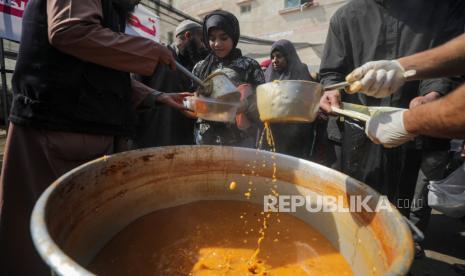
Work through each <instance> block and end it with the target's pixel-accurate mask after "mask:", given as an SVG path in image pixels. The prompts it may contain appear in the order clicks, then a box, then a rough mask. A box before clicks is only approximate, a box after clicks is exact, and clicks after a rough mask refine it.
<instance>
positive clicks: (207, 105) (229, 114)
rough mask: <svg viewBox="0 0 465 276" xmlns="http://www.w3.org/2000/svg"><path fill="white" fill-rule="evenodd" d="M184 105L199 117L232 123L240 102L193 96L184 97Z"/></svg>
mask: <svg viewBox="0 0 465 276" xmlns="http://www.w3.org/2000/svg"><path fill="white" fill-rule="evenodd" d="M184 106H185V107H187V108H189V109H190V110H192V111H193V112H195V115H196V116H197V117H199V118H201V119H204V120H207V121H215V122H225V123H228V122H229V123H232V122H234V121H235V118H236V113H237V109H238V108H239V106H240V103H239V102H225V101H222V100H219V99H211V98H202V97H196V96H194V97H186V98H184Z"/></svg>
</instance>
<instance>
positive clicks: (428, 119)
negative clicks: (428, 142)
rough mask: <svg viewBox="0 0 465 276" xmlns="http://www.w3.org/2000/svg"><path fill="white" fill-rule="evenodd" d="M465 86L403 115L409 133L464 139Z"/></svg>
mask: <svg viewBox="0 0 465 276" xmlns="http://www.w3.org/2000/svg"><path fill="white" fill-rule="evenodd" d="M464 112H465V85H462V86H461V87H460V88H458V89H457V90H455V91H453V92H452V93H450V94H449V95H447V96H445V97H443V98H441V99H439V100H437V101H433V102H431V103H427V104H424V105H421V106H418V107H417V108H414V109H411V110H407V111H406V112H405V113H404V118H403V122H404V126H405V130H406V131H407V132H409V133H414V134H421V135H428V136H433V137H440V138H465V116H463V114H464Z"/></svg>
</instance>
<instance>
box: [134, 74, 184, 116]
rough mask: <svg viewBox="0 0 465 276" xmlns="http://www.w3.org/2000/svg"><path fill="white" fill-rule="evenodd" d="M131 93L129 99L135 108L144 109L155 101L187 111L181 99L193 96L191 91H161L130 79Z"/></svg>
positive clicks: (151, 105) (153, 104)
mask: <svg viewBox="0 0 465 276" xmlns="http://www.w3.org/2000/svg"><path fill="white" fill-rule="evenodd" d="M131 86H132V94H131V101H132V104H133V106H134V107H135V108H137V109H145V108H153V107H154V106H155V103H156V102H158V103H162V104H165V105H167V106H170V107H172V108H175V109H177V110H179V111H188V109H187V108H185V107H184V105H183V99H184V98H185V97H188V96H193V94H192V93H187V92H183V93H162V92H159V91H157V90H155V89H152V88H150V87H148V86H147V85H145V84H143V83H141V82H139V81H137V80H135V79H131Z"/></svg>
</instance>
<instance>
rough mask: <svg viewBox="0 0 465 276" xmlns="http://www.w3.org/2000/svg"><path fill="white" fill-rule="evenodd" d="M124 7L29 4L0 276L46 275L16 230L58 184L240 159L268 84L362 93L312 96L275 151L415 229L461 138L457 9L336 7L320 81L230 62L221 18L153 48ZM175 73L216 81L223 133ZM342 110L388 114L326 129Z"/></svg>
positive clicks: (449, 5) (461, 15) (442, 4)
mask: <svg viewBox="0 0 465 276" xmlns="http://www.w3.org/2000/svg"><path fill="white" fill-rule="evenodd" d="M138 2H139V1H136V0H118V1H116V0H100V1H91V0H79V1H77V0H61V1H58V0H31V1H29V4H28V7H27V10H26V12H25V14H24V20H23V36H22V37H23V40H22V41H21V46H20V52H19V57H18V61H17V65H16V69H15V74H14V77H13V81H12V82H13V88H14V97H13V105H12V110H11V114H10V121H11V123H10V127H9V132H8V138H7V145H6V151H5V157H4V162H3V168H2V175H1V187H0V196H1V213H0V215H1V217H0V218H1V223H0V251H1V255H0V260H1V262H2V263H1V265H0V269H1V271H2V272H5V273H2V275H13V274H14V275H42V274H44V275H46V273H47V268H46V266H45V265H44V264H43V262H42V261H41V260H40V258H39V256H38V255H37V254H36V253H35V250H34V248H33V245H32V241H31V237H30V234H29V219H30V214H31V211H32V208H33V206H34V203H35V201H36V200H37V199H38V197H39V196H40V194H41V193H42V192H43V191H44V190H45V189H46V188H47V187H48V186H49V185H50V184H51V183H52V182H53V181H54V180H55V179H57V178H58V177H59V176H60V175H62V174H64V173H66V172H67V171H69V170H71V169H72V168H75V167H77V166H78V165H80V164H83V163H85V162H87V161H90V160H92V159H94V158H96V157H99V156H102V155H104V154H111V153H115V152H118V151H123V150H128V149H140V148H146V147H154V146H168V145H226V146H240V147H250V148H255V147H257V142H258V138H259V136H260V133H261V131H262V130H263V123H262V122H261V121H260V119H259V114H258V110H257V104H256V97H255V89H256V87H257V86H258V85H260V84H263V83H266V82H271V81H274V80H303V81H314V82H321V83H322V84H324V85H330V84H334V83H338V82H343V81H345V80H347V81H348V82H349V83H350V84H355V83H358V84H361V85H358V87H359V88H360V89H359V90H360V91H355V92H357V93H353V92H354V91H351V93H348V92H346V91H345V90H332V91H327V92H325V94H324V95H323V97H322V98H321V101H320V109H321V114H320V116H319V118H318V119H317V121H315V122H313V123H307V124H302V123H299V124H296V123H279V124H272V125H271V129H272V133H273V135H274V138H275V143H276V150H277V152H279V153H282V154H288V155H292V156H295V157H299V158H303V159H307V160H312V161H315V162H319V163H321V164H323V165H326V166H329V167H332V168H334V169H336V170H339V171H341V172H343V173H345V174H347V175H349V176H351V177H354V178H356V179H358V180H360V181H362V182H364V183H366V184H367V185H369V186H371V187H373V188H374V189H376V190H377V191H378V192H380V193H381V194H384V195H387V196H388V197H389V199H390V200H391V201H392V202H393V203H394V205H395V204H396V201H397V200H399V199H403V200H410V202H421V200H420V199H422V200H423V201H422V202H423V204H417V205H415V206H411V205H409V206H405V205H403V206H398V208H399V209H400V211H401V213H402V214H403V215H405V216H407V217H412V220H414V221H415V223H416V224H417V226H419V227H420V229H422V230H425V228H426V226H427V224H428V220H429V216H430V213H431V210H430V209H429V207H428V206H427V205H426V204H424V203H425V202H426V199H425V198H426V195H427V188H426V186H427V183H428V182H429V181H431V180H439V179H442V178H444V177H445V176H446V171H447V170H448V165H449V164H450V158H451V154H450V151H449V149H450V140H451V139H463V138H465V116H464V113H463V110H465V86H464V85H463V83H465V78H464V77H463V75H465V66H464V64H465V35H464V34H463V33H464V29H465V2H464V1H460V0H443V1H415V0H407V1H387V0H353V1H349V2H348V3H347V4H345V5H344V6H342V7H341V8H340V9H339V10H338V11H337V12H336V13H335V14H334V16H333V17H332V18H331V22H330V25H329V30H328V36H327V40H326V44H325V49H324V52H323V56H322V58H321V65H320V71H319V74H315V72H309V70H308V66H307V65H306V64H305V63H303V62H302V61H301V59H300V58H299V56H298V54H297V51H296V49H295V47H294V46H293V43H292V42H291V41H288V40H279V41H276V42H275V43H274V44H273V45H272V46H271V48H270V52H269V59H270V61H269V62H262V63H261V64H260V63H258V62H257V61H256V60H254V59H252V58H249V57H246V56H244V55H242V52H241V50H240V49H239V48H238V42H239V38H240V26H239V21H238V20H237V18H236V17H235V16H234V15H233V14H231V13H229V12H227V11H214V12H212V13H210V14H208V15H206V16H205V17H204V19H203V24H199V23H196V22H194V21H191V20H186V21H183V22H182V23H181V24H179V26H178V27H177V28H176V30H175V41H174V43H173V44H172V45H169V46H167V47H165V46H163V45H161V44H158V43H155V42H153V41H150V40H147V39H144V38H141V37H135V36H129V35H125V34H123V33H124V32H123V30H124V25H125V22H126V18H127V16H128V13H129V12H131V11H132V10H133V8H134V6H135V5H136V4H137V3H138ZM420 11H421V12H420ZM175 61H177V62H178V63H180V64H182V65H183V66H184V67H186V68H188V69H189V70H191V71H192V72H193V74H194V75H196V76H197V77H199V78H200V79H205V78H207V76H209V75H210V74H211V73H212V72H216V71H221V72H223V73H224V74H226V75H227V76H228V77H229V79H230V80H231V81H232V82H233V83H234V84H235V85H236V86H237V87H238V90H239V92H240V94H241V106H240V108H239V110H238V114H237V117H236V122H235V123H221V122H212V121H208V120H203V119H199V118H195V116H193V114H192V113H191V112H190V111H189V110H187V109H186V108H185V107H184V106H183V104H182V101H183V98H184V97H186V96H191V95H193V93H194V92H195V91H197V87H196V85H195V83H194V82H193V81H192V80H190V79H189V78H188V77H186V76H185V75H184V74H183V73H182V72H181V71H179V70H178V69H176V68H175V67H176V66H175ZM412 70H414V71H413V72H414V73H413V74H411V75H407V74H406V72H407V71H412ZM130 73H132V74H133V75H132V76H131V74H130ZM342 102H346V103H353V104H359V105H364V106H385V107H393V108H401V109H393V110H392V111H386V112H378V113H375V114H374V115H373V116H372V117H371V118H370V120H368V122H367V123H366V124H365V123H362V122H359V121H357V120H351V119H349V118H341V117H338V116H335V115H334V114H333V113H332V107H341V105H342ZM413 199H415V200H413ZM412 207H413V208H412ZM24 263H28V265H27V266H25V265H24Z"/></svg>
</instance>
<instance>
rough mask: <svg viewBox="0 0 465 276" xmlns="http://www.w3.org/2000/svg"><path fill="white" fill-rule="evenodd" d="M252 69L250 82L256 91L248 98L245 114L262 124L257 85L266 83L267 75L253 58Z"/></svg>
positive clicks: (256, 122)
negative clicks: (258, 106)
mask: <svg viewBox="0 0 465 276" xmlns="http://www.w3.org/2000/svg"><path fill="white" fill-rule="evenodd" d="M250 66H251V67H252V68H251V71H250V74H249V75H250V76H249V80H248V83H249V84H251V85H252V87H253V90H254V93H253V94H252V95H250V96H249V97H248V98H247V110H246V111H245V113H244V114H245V116H246V117H247V118H248V119H249V120H251V121H252V122H254V123H255V124H260V123H261V122H260V116H259V113H258V108H257V93H256V89H257V86H259V85H260V84H263V83H265V75H264V74H263V71H262V68H261V67H260V64H258V62H257V61H255V60H253V61H252V62H251V64H250Z"/></svg>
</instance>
